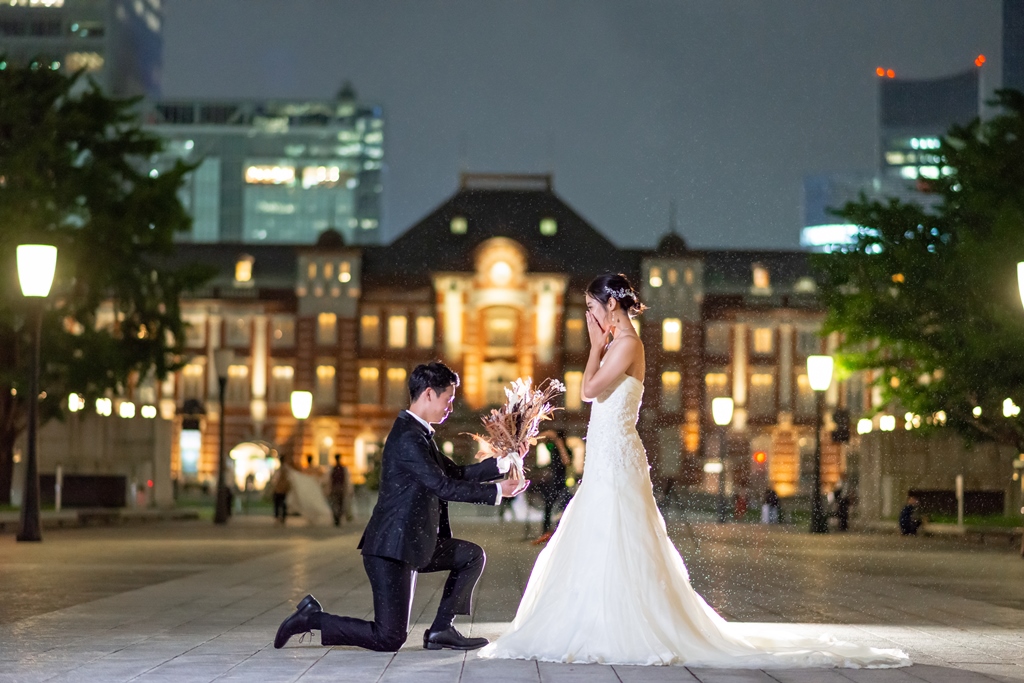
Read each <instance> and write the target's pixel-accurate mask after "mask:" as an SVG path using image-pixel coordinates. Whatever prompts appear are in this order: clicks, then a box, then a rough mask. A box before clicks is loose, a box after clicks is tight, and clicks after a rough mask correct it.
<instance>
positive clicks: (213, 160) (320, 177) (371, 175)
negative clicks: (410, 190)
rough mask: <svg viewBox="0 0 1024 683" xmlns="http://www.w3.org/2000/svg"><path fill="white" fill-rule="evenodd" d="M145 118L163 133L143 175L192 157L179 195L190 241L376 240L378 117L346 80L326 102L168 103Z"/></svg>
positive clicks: (381, 132) (379, 174)
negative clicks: (162, 145) (163, 147)
mask: <svg viewBox="0 0 1024 683" xmlns="http://www.w3.org/2000/svg"><path fill="white" fill-rule="evenodd" d="M145 120H146V126H147V128H148V129H149V130H151V131H153V132H154V133H156V134H158V135H160V136H161V137H163V138H164V139H165V140H166V141H167V151H166V153H165V154H164V155H162V156H161V157H159V158H157V159H155V160H154V161H153V164H152V168H151V169H150V172H151V173H160V172H161V171H162V170H164V169H165V168H167V167H169V166H170V165H172V164H173V163H174V161H175V160H177V159H182V160H184V161H186V162H188V163H195V164H198V167H197V168H196V170H195V171H194V172H192V173H191V174H190V175H189V177H188V180H187V184H186V187H185V188H184V191H183V197H182V199H183V201H184V204H185V206H186V208H187V209H188V211H189V212H190V214H191V216H192V220H193V224H192V231H191V233H189V234H187V235H184V236H182V237H181V238H180V239H182V240H183V241H188V242H195V243H215V242H228V243H244V244H313V243H314V242H315V241H316V239H317V236H318V235H320V233H322V232H324V231H325V230H329V229H330V230H334V231H336V232H338V233H339V234H341V235H342V236H343V238H344V240H345V242H346V243H348V244H358V245H366V244H376V243H378V242H379V240H380V237H379V236H380V217H381V192H382V190H383V187H382V182H383V181H382V170H383V165H384V119H383V115H382V112H381V109H380V107H374V106H363V105H361V104H359V103H358V101H357V100H356V94H355V91H354V90H353V89H352V88H351V86H349V85H348V84H345V86H344V87H342V89H341V91H340V92H339V93H338V95H337V97H336V98H335V99H333V100H328V101H272V102H264V101H249V100H232V101H227V100H224V101H185V100H182V101H167V100H161V101H157V102H155V103H154V104H152V105H151V106H150V107H149V109H148V110H147V112H146V114H145Z"/></svg>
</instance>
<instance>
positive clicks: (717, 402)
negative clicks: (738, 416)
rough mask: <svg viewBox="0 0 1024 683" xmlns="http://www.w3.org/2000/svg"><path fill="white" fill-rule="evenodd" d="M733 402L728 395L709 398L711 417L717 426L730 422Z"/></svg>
mask: <svg viewBox="0 0 1024 683" xmlns="http://www.w3.org/2000/svg"><path fill="white" fill-rule="evenodd" d="M732 410H733V402H732V399H731V398H729V397H728V396H719V397H718V398H714V399H711V417H713V418H714V420H715V424H716V425H718V426H719V427H724V426H725V425H727V424H729V423H730V422H732Z"/></svg>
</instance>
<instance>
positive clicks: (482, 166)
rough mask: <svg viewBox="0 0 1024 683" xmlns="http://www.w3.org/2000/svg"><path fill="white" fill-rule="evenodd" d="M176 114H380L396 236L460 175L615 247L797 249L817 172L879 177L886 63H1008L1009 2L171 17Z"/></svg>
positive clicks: (540, 6)
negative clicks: (307, 102) (517, 180)
mask: <svg viewBox="0 0 1024 683" xmlns="http://www.w3.org/2000/svg"><path fill="white" fill-rule="evenodd" d="M164 6H165V13H166V15H165V16H166V20H165V23H164V74H163V94H164V96H165V97H197V98H216V97H252V98H312V99H326V98H331V97H333V95H334V94H335V93H336V92H337V90H338V88H339V86H340V84H341V83H342V81H344V80H345V79H349V80H351V81H352V82H353V84H354V85H355V87H356V90H357V91H358V93H359V96H360V99H361V100H363V101H366V102H370V103H376V104H380V105H382V106H383V107H384V114H385V119H386V123H385V125H386V130H385V154H386V157H385V161H386V164H387V171H386V175H385V187H384V213H385V216H384V235H385V238H386V239H391V238H393V237H395V236H397V235H398V234H399V233H401V232H402V231H404V230H405V229H407V228H408V227H409V226H410V225H412V224H413V223H414V222H415V221H417V220H418V219H419V218H421V217H423V216H424V215H425V214H426V213H427V212H428V211H430V210H431V209H433V208H434V207H435V206H436V205H438V204H439V203H441V202H442V201H443V200H444V199H446V198H447V197H448V196H449V195H451V194H452V193H453V192H454V191H455V189H456V186H457V179H458V173H459V171H460V170H461V169H466V170H471V171H501V172H546V171H553V172H554V175H555V190H556V192H558V193H559V194H560V195H561V197H562V198H563V199H564V200H566V201H567V202H568V203H569V204H570V205H571V206H573V207H574V208H575V209H576V210H577V211H579V212H580V213H581V214H582V215H583V216H584V217H585V218H586V219H588V220H589V221H590V222H591V223H593V224H594V225H595V226H596V227H597V228H598V229H600V230H601V231H603V232H604V233H605V234H606V235H607V236H608V237H609V238H611V239H612V240H613V241H614V242H615V243H617V244H619V245H620V246H652V245H653V244H654V243H655V242H656V240H657V238H658V236H659V235H661V234H662V233H664V232H665V231H666V229H667V226H668V223H669V204H670V201H673V200H674V201H675V202H676V204H677V207H678V208H677V214H678V223H679V227H680V230H681V232H682V234H683V235H684V237H685V238H686V239H687V241H688V242H689V244H690V245H691V246H694V247H762V248H763V247H768V248H793V247H795V246H796V245H797V243H798V239H799V230H800V227H801V226H800V222H801V208H800V195H801V180H802V177H803V176H804V174H805V173H809V172H817V171H828V170H870V169H871V168H872V165H873V158H874V144H875V137H876V135H875V130H876V129H875V122H876V118H877V103H876V94H877V83H876V77H875V75H874V70H875V67H877V66H880V65H881V66H886V67H891V68H893V69H895V70H896V72H897V74H898V75H899V76H903V77H907V78H926V77H933V76H941V75H946V74H949V73H952V72H955V71H960V70H963V69H965V68H968V67H971V66H972V62H973V60H974V58H975V56H976V55H977V54H979V53H984V54H985V55H986V57H987V58H988V63H987V65H986V66H985V72H984V73H985V75H984V78H985V86H986V88H988V89H991V88H993V87H996V86H997V84H998V82H999V77H1000V72H999V70H1000V64H1001V54H1000V53H1001V47H1000V31H1001V4H1000V2H998V0H857V1H855V2H851V1H850V0H771V1H765V0H744V1H734V0H658V1H653V0H571V1H570V0H563V1H552V0H515V1H514V2H513V1H508V2H505V1H499V0H406V1H402V2H398V1H393V0H387V1H383V0H172V1H170V2H166V3H165V5H164Z"/></svg>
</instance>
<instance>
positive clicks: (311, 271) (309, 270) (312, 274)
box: [306, 263, 316, 280]
mask: <svg viewBox="0 0 1024 683" xmlns="http://www.w3.org/2000/svg"><path fill="white" fill-rule="evenodd" d="M306 277H307V278H309V279H310V280H315V279H316V264H315V263H310V264H309V265H308V266H306Z"/></svg>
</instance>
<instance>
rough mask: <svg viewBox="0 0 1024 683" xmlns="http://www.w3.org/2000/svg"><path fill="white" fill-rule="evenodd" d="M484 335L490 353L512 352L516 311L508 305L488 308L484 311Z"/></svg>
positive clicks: (514, 341) (514, 340) (514, 338)
mask: <svg viewBox="0 0 1024 683" xmlns="http://www.w3.org/2000/svg"><path fill="white" fill-rule="evenodd" d="M484 335H485V337H486V345H487V351H488V353H491V354H506V353H512V352H514V348H515V344H516V311H515V309H512V308H508V307H504V306H502V307H497V306H496V307H493V308H488V309H487V310H486V311H485V313H484Z"/></svg>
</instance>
